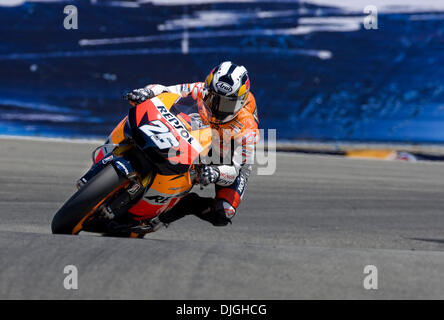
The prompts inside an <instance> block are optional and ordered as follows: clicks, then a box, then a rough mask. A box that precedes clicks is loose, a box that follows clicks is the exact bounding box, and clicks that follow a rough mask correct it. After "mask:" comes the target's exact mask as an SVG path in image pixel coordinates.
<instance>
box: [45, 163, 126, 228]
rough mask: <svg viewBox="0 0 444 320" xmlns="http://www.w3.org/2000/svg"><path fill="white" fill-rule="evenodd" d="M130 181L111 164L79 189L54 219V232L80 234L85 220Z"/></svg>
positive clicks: (52, 224)
mask: <svg viewBox="0 0 444 320" xmlns="http://www.w3.org/2000/svg"><path fill="white" fill-rule="evenodd" d="M126 182H129V180H128V179H127V178H124V177H122V176H120V175H119V174H118V173H117V172H116V170H115V169H114V167H113V166H112V165H111V164H109V165H108V166H106V167H105V168H103V169H102V170H101V171H100V172H99V173H98V174H97V175H96V176H95V177H93V178H92V179H91V180H90V181H88V183H87V184H86V185H84V186H83V187H82V189H80V190H79V191H77V192H76V193H75V194H74V195H73V196H72V197H71V198H70V199H69V200H68V201H66V203H65V204H64V205H63V207H61V208H60V210H59V211H58V212H57V213H56V215H55V216H54V218H53V219H52V223H51V229H52V233H54V234H78V233H79V232H80V231H81V230H82V224H83V222H85V220H86V219H87V218H88V217H89V216H90V215H91V214H92V213H93V212H94V211H95V210H96V209H97V208H98V207H99V206H100V205H101V204H102V203H103V202H104V201H105V200H107V199H108V198H109V197H110V196H112V195H113V194H114V193H115V192H116V191H117V190H119V189H121V188H122V187H124V185H125V183H126Z"/></svg>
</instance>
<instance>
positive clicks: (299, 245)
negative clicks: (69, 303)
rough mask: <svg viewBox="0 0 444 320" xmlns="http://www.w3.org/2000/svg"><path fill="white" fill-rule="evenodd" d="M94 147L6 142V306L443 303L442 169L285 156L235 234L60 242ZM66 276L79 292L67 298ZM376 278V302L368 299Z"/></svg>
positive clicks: (202, 226)
mask: <svg viewBox="0 0 444 320" xmlns="http://www.w3.org/2000/svg"><path fill="white" fill-rule="evenodd" d="M96 145H97V144H94V143H70V142H53V141H32V140H22V139H0V150H1V153H0V213H1V221H0V298H1V299H19V298H24V299H52V298H56V299H92V298H99V299H110V298H113V299H130V298H131V299H406V298H409V299H426V298H432V299H443V298H444V276H443V273H442V272H443V271H444V210H443V209H444V179H443V178H444V164H441V163H425V162H423V163H420V162H418V163H404V162H388V161H378V160H356V159H346V158H341V157H334V156H315V155H298V154H286V153H278V154H277V170H276V173H275V174H274V175H272V176H258V175H253V176H252V177H251V179H250V183H249V186H248V189H247V193H246V195H245V199H244V202H243V204H242V206H241V208H240V209H239V212H238V214H237V216H236V217H235V218H234V221H233V222H234V223H233V224H232V225H231V226H228V227H224V228H217V227H213V226H211V225H209V224H207V223H206V222H204V221H200V220H199V219H197V218H195V217H186V218H184V219H182V220H180V221H178V222H176V223H174V224H171V225H170V226H169V228H168V229H164V230H161V231H158V232H157V233H155V234H152V235H149V236H147V237H146V238H145V239H121V238H110V237H103V236H100V235H95V234H88V233H81V234H80V235H79V236H60V235H57V236H56V235H52V234H51V232H50V222H51V219H52V217H53V215H54V214H55V212H56V211H57V210H58V208H59V207H60V206H61V205H62V204H63V203H64V201H66V200H67V198H69V197H70V196H71V194H72V193H73V192H74V190H75V188H74V181H75V180H76V179H77V178H78V177H79V176H80V175H81V174H83V172H84V171H85V170H86V169H87V168H88V167H89V165H90V152H91V150H92V149H93V148H94V147H95V146H96ZM209 192H211V191H210V190H208V191H207V194H208V193H209ZM66 265H75V266H76V267H77V268H78V272H79V288H78V289H77V290H66V289H65V288H64V287H63V280H64V278H65V276H66V274H64V273H63V270H64V267H65V266H66ZM366 265H375V266H376V267H377V268H378V289H377V290H366V289H364V287H363V280H364V277H365V276H366V275H365V274H364V273H363V270H364V267H365V266H366Z"/></svg>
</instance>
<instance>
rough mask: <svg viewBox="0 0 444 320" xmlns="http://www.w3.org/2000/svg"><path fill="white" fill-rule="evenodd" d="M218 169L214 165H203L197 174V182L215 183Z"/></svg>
mask: <svg viewBox="0 0 444 320" xmlns="http://www.w3.org/2000/svg"><path fill="white" fill-rule="evenodd" d="M219 176H220V171H219V169H218V168H217V167H215V166H203V167H202V168H201V170H200V174H199V183H200V184H201V185H202V186H207V185H209V184H210V183H216V182H217V180H219Z"/></svg>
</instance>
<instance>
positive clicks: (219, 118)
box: [203, 90, 242, 122]
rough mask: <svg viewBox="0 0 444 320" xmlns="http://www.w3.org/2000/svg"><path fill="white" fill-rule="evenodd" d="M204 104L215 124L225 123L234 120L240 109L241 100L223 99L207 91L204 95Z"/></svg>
mask: <svg viewBox="0 0 444 320" xmlns="http://www.w3.org/2000/svg"><path fill="white" fill-rule="evenodd" d="M203 100H204V104H205V106H206V107H207V108H208V109H209V110H208V111H209V112H210V113H211V118H214V119H215V120H216V122H226V121H229V120H231V119H233V118H234V116H235V115H236V113H237V112H238V111H239V110H240V109H241V107H242V100H241V99H238V98H236V97H224V96H221V95H218V94H217V93H215V92H212V91H210V90H207V92H206V93H205V95H204V98H203Z"/></svg>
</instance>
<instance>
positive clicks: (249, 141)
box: [146, 82, 260, 218]
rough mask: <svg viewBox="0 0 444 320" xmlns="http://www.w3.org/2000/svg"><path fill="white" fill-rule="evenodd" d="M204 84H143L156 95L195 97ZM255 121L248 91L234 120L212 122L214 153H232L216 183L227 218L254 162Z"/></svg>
mask: <svg viewBox="0 0 444 320" xmlns="http://www.w3.org/2000/svg"><path fill="white" fill-rule="evenodd" d="M203 87H204V83H203V82H195V83H184V84H178V85H173V86H163V85H159V84H151V85H148V86H146V88H148V89H150V90H151V91H152V92H153V93H154V95H156V96H157V95H159V94H161V93H163V92H172V93H176V94H180V95H182V96H187V95H189V94H191V95H192V96H193V98H194V99H197V98H198V97H199V96H201V95H202V89H203ZM258 124H259V121H258V116H257V108H256V101H255V99H254V96H253V94H252V93H251V92H250V93H249V94H248V98H247V102H246V104H245V106H244V107H243V108H242V109H241V110H240V112H239V113H238V115H237V116H236V117H235V118H234V119H233V120H231V121H229V122H226V123H223V124H217V125H216V124H212V125H211V127H212V128H213V129H214V131H215V132H217V135H218V137H214V136H213V142H214V143H213V146H212V150H213V152H215V153H216V154H217V155H221V156H222V157H223V158H224V155H225V154H226V153H227V152H229V151H231V155H232V156H231V161H230V162H231V163H230V164H221V165H218V166H217V167H218V169H219V171H220V177H219V180H218V181H217V182H216V199H221V200H225V202H224V203H223V206H224V209H225V213H226V215H227V218H231V217H233V216H234V214H235V212H236V209H237V207H238V206H239V205H240V203H241V200H242V197H243V194H244V191H245V187H246V184H247V180H248V177H249V175H250V172H251V169H252V164H253V162H254V149H255V144H256V143H257V142H258V141H259V138H260V135H259V130H258ZM215 138H216V139H215ZM218 142H220V145H217V144H219V143H218ZM233 142H234V147H233ZM233 149H234V150H233Z"/></svg>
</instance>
